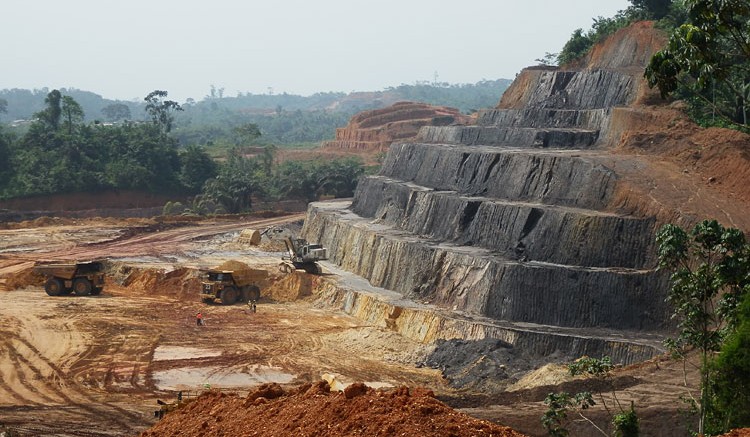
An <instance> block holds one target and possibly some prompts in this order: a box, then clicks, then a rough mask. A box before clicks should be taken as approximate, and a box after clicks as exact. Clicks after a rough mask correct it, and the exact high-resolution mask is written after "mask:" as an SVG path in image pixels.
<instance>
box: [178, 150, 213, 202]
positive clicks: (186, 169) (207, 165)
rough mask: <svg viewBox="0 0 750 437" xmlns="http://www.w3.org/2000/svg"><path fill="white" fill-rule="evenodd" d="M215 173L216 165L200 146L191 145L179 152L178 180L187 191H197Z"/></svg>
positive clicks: (194, 192) (193, 192)
mask: <svg viewBox="0 0 750 437" xmlns="http://www.w3.org/2000/svg"><path fill="white" fill-rule="evenodd" d="M217 173H218V165H217V164H216V162H215V161H214V160H213V159H211V157H210V156H208V153H206V151H205V150H203V148H202V147H200V146H196V145H191V146H188V147H186V148H185V150H183V151H182V153H180V182H181V183H182V185H183V186H184V187H185V188H186V189H187V191H188V193H190V194H197V193H199V192H200V191H201V190H202V189H203V185H204V184H205V183H206V181H207V180H209V179H213V178H214V177H216V175H217Z"/></svg>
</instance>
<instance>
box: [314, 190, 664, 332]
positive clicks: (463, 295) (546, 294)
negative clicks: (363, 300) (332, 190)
mask: <svg viewBox="0 0 750 437" xmlns="http://www.w3.org/2000/svg"><path fill="white" fill-rule="evenodd" d="M330 205H334V206H332V207H331V206H330ZM303 234H304V235H305V236H306V238H307V239H308V240H311V241H317V242H319V243H321V244H323V245H324V246H326V247H327V248H329V259H330V260H331V261H332V262H334V263H335V264H338V265H339V266H341V268H343V269H344V270H347V271H350V272H352V273H354V274H356V275H359V276H362V277H363V278H365V279H367V280H369V282H370V283H371V284H372V285H374V286H377V287H382V288H386V289H389V290H394V291H396V292H399V293H401V294H402V295H403V296H404V297H406V298H408V299H412V300H414V301H427V302H429V303H431V304H434V305H437V306H439V307H441V308H445V309H449V310H453V311H463V312H466V313H469V314H474V315H478V316H484V317H489V318H491V319H496V320H506V321H512V322H526V323H535V324H540V325H554V326H563V327H575V328H586V327H597V328H602V327H606V328H612V329H625V330H645V331H663V330H665V329H667V328H668V327H667V326H665V320H668V315H669V309H668V307H667V305H666V303H664V297H665V296H661V295H659V294H658V293H659V292H657V291H656V290H664V289H665V288H664V279H665V278H664V276H663V275H662V274H659V273H657V272H655V271H653V270H628V269H611V268H608V269H604V268H599V269H597V268H585V267H576V266H565V265H557V264H548V263H536V262H517V261H511V260H507V259H503V258H501V257H498V256H497V255H496V254H495V253H492V252H490V251H487V250H483V249H480V248H472V247H468V248H467V247H458V246H454V245H449V244H436V243H431V242H429V241H427V240H423V239H419V238H416V237H414V236H413V235H411V234H408V233H405V232H399V231H393V230H392V228H390V227H388V226H386V225H382V224H370V223H368V221H367V220H365V219H362V218H359V217H358V216H356V215H355V214H353V213H351V212H349V211H347V210H345V209H342V206H341V203H332V204H324V203H320V204H312V205H311V206H310V208H308V214H307V217H306V219H305V225H304V229H303ZM655 293H656V295H655Z"/></svg>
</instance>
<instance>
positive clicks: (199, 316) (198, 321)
mask: <svg viewBox="0 0 750 437" xmlns="http://www.w3.org/2000/svg"><path fill="white" fill-rule="evenodd" d="M195 323H196V325H198V326H203V314H201V313H200V311H199V312H198V314H196V315H195Z"/></svg>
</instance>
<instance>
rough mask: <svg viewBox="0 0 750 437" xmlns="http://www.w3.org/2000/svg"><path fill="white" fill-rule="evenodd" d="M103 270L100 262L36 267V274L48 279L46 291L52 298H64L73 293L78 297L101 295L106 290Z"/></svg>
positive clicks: (45, 286)
mask: <svg viewBox="0 0 750 437" xmlns="http://www.w3.org/2000/svg"><path fill="white" fill-rule="evenodd" d="M102 270H103V268H102V263H101V262H100V261H88V262H75V263H64V264H40V265H36V266H34V273H37V274H40V275H44V276H46V277H47V281H46V282H45V283H44V291H46V292H47V294H48V295H50V296H64V295H68V294H70V293H72V292H74V293H75V294H76V295H78V296H88V295H91V294H93V295H97V294H100V293H101V292H102V289H103V288H104V272H103V271H102Z"/></svg>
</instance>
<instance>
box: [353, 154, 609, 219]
mask: <svg viewBox="0 0 750 437" xmlns="http://www.w3.org/2000/svg"><path fill="white" fill-rule="evenodd" d="M582 156H583V155H582ZM380 175H381V176H385V177H389V178H393V179H398V180H401V181H405V182H414V183H415V184H418V185H422V186H424V187H429V188H432V189H434V190H438V191H442V190H446V191H456V192H458V193H460V194H465V195H474V196H484V197H490V198H495V199H507V200H518V201H532V202H537V203H546V204H556V205H561V206H575V207H579V208H586V209H594V210H603V209H605V208H606V206H607V205H608V204H609V201H610V197H611V195H612V194H613V192H614V186H615V183H616V180H617V176H616V175H615V174H614V172H612V171H611V170H610V169H608V168H606V167H604V166H602V165H600V164H598V163H597V162H595V161H592V160H586V159H582V158H581V159H573V158H572V157H571V156H570V154H569V153H555V152H552V151H550V152H548V153H544V152H537V153H530V152H523V151H519V150H512V149H507V148H498V147H455V146H447V145H438V144H393V145H392V146H391V149H390V153H388V155H387V156H386V158H385V161H384V162H383V166H382V167H381V171H380ZM365 180H366V179H365ZM367 195H368V194H367V192H366V190H364V189H360V190H358V191H357V194H356V195H355V205H356V204H357V202H359V198H360V196H367Z"/></svg>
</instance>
